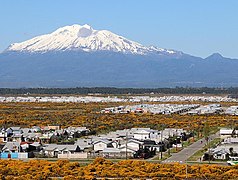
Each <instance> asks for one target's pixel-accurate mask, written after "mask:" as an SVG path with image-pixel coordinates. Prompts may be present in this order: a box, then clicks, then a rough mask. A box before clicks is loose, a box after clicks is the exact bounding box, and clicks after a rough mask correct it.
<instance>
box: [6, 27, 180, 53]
mask: <svg viewBox="0 0 238 180" xmlns="http://www.w3.org/2000/svg"><path fill="white" fill-rule="evenodd" d="M72 50H73V51H77V50H78V51H87V52H91V51H113V52H122V53H132V54H141V55H142V54H148V53H157V54H158V53H160V54H165V55H172V54H173V55H174V54H176V53H177V51H173V50H167V49H162V48H158V47H154V46H153V47H146V46H143V45H141V44H139V43H137V42H134V41H131V40H128V39H126V38H124V37H122V36H119V35H116V34H114V33H112V32H110V31H107V30H94V29H93V28H92V27H91V26H90V25H88V24H85V25H78V24H74V25H71V26H64V27H61V28H59V29H57V30H56V31H54V32H52V33H50V34H45V35H41V36H37V37H35V38H32V39H30V40H27V41H24V42H21V43H14V44H11V45H10V46H9V47H8V49H7V50H6V51H7V52H8V51H16V52H41V53H44V52H49V51H72Z"/></svg>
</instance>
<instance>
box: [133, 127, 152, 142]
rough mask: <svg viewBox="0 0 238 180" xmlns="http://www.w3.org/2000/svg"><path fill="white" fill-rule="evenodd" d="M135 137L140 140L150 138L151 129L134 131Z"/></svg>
mask: <svg viewBox="0 0 238 180" xmlns="http://www.w3.org/2000/svg"><path fill="white" fill-rule="evenodd" d="M134 138H135V139H139V140H145V139H149V138H150V131H149V130H145V129H139V130H137V131H135V132H134Z"/></svg>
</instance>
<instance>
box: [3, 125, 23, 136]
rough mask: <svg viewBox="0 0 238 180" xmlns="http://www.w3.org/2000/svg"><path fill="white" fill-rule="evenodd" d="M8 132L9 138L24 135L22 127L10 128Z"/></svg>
mask: <svg viewBox="0 0 238 180" xmlns="http://www.w3.org/2000/svg"><path fill="white" fill-rule="evenodd" d="M6 132H7V136H8V137H9V136H11V135H13V134H21V133H22V131H21V127H9V128H7V129H6Z"/></svg>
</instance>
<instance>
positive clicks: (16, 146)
mask: <svg viewBox="0 0 238 180" xmlns="http://www.w3.org/2000/svg"><path fill="white" fill-rule="evenodd" d="M20 151H21V147H20V142H7V143H6V144H5V146H4V147H3V148H2V152H9V153H10V152H20Z"/></svg>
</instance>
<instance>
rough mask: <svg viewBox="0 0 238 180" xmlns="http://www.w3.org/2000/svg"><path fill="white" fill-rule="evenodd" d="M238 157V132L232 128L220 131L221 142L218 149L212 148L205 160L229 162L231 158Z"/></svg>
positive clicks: (205, 155)
mask: <svg viewBox="0 0 238 180" xmlns="http://www.w3.org/2000/svg"><path fill="white" fill-rule="evenodd" d="M230 156H232V157H234V156H237V157H238V130H236V129H232V128H221V129H220V142H219V143H218V144H217V146H216V147H214V148H213V147H211V148H210V149H208V150H207V152H206V153H205V154H204V156H203V159H204V160H208V158H210V160H228V159H229V157H230Z"/></svg>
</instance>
